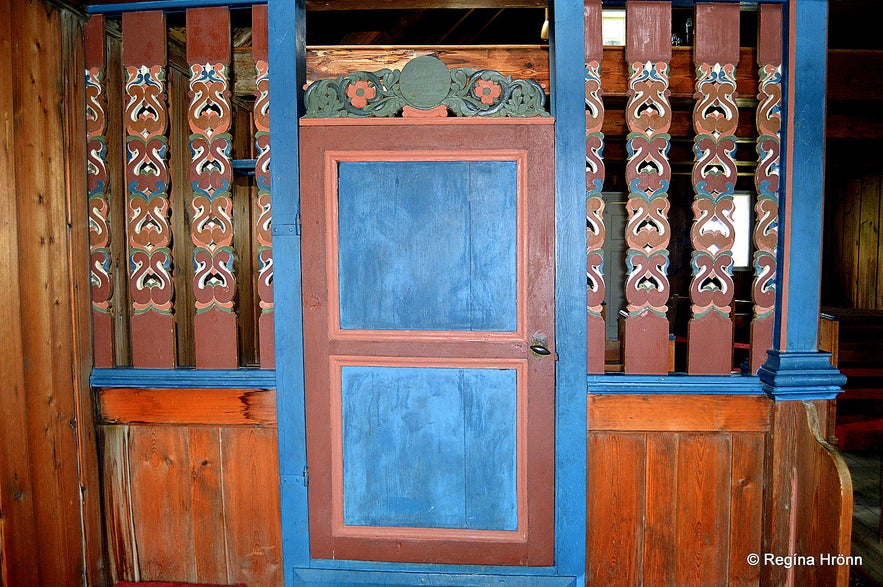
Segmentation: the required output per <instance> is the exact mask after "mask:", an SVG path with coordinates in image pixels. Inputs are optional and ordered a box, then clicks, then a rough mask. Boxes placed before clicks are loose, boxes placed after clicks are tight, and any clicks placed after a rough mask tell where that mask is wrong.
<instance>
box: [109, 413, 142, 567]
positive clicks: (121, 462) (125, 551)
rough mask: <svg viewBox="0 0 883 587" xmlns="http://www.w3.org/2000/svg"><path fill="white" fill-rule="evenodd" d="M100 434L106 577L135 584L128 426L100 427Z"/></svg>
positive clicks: (136, 556) (136, 551)
mask: <svg viewBox="0 0 883 587" xmlns="http://www.w3.org/2000/svg"><path fill="white" fill-rule="evenodd" d="M100 432H101V443H102V447H103V451H102V455H103V458H102V486H103V488H104V508H103V510H104V518H105V532H106V539H107V560H108V573H109V575H110V577H109V578H110V580H111V582H116V581H138V580H139V579H140V578H141V575H140V569H139V566H138V550H137V545H136V543H135V520H134V518H133V510H132V486H131V479H130V477H129V427H128V426H103V427H101V430H100Z"/></svg>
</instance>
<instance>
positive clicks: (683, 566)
mask: <svg viewBox="0 0 883 587" xmlns="http://www.w3.org/2000/svg"><path fill="white" fill-rule="evenodd" d="M730 442H731V437H730V435H724V434H683V435H678V455H677V469H678V474H677V477H678V481H679V483H678V485H677V490H676V491H677V493H676V495H677V497H676V498H675V499H676V500H677V504H678V506H677V517H676V518H675V526H676V529H675V540H674V544H675V545H676V547H675V549H674V552H673V553H672V554H673V555H674V556H675V558H676V566H677V569H676V572H675V581H674V584H676V585H697V586H698V585H713V584H715V583H718V582H720V581H721V578H722V577H726V576H727V564H728V563H729V560H728V559H729V557H728V546H729V532H728V529H729V524H730V520H731V517H730V478H731V470H730V464H731V460H732V457H731V445H730ZM756 521H758V519H755V522H756Z"/></svg>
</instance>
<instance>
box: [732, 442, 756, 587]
mask: <svg viewBox="0 0 883 587" xmlns="http://www.w3.org/2000/svg"><path fill="white" fill-rule="evenodd" d="M732 446H733V451H732V456H733V462H732V467H731V471H732V474H731V476H730V524H729V526H730V535H729V542H730V548H729V554H730V556H729V573H728V575H729V576H728V581H729V582H728V585H729V586H730V587H740V586H749V585H758V583H759V581H760V568H759V567H758V566H757V565H749V564H748V562H747V559H746V557H747V556H748V554H750V553H759V552H761V531H762V526H761V524H760V523H759V520H760V519H761V517H762V515H763V485H764V484H763V459H764V437H763V435H761V434H744V435H734V436H733V440H732ZM746 520H753V521H755V523H745V521H746Z"/></svg>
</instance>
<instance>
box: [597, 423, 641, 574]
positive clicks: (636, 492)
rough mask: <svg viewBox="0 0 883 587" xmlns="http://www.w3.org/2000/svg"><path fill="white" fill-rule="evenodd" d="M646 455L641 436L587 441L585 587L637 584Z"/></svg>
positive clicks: (609, 435)
mask: <svg viewBox="0 0 883 587" xmlns="http://www.w3.org/2000/svg"><path fill="white" fill-rule="evenodd" d="M645 451H646V440H645V437H644V435H643V434H619V433H593V434H590V435H589V439H588V462H589V463H590V466H589V471H588V478H587V486H588V519H587V524H586V541H587V548H586V559H587V561H586V562H587V564H586V584H587V585H606V586H610V587H614V586H617V585H623V586H625V585H637V584H639V583H640V580H641V576H642V574H643V571H644V569H643V568H642V567H643V564H642V563H643V558H642V556H641V551H642V548H643V542H644V535H643V533H644V528H643V526H644V524H643V511H644V503H645V494H644V491H645V486H646V485H645V483H646V481H647V479H646V477H645V459H646V452H645Z"/></svg>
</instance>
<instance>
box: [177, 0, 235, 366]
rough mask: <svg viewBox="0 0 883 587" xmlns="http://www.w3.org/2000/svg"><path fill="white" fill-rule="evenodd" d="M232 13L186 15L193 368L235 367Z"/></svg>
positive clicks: (203, 10)
mask: <svg viewBox="0 0 883 587" xmlns="http://www.w3.org/2000/svg"><path fill="white" fill-rule="evenodd" d="M230 50H231V49H230V12H229V10H228V9H227V8H226V7H213V8H191V9H188V10H187V61H188V63H189V65H190V93H189V95H190V106H189V108H188V111H187V120H188V123H189V126H190V153H191V160H190V175H189V180H190V182H189V183H190V186H191V187H192V190H193V195H192V200H191V203H190V206H191V210H190V211H191V213H192V215H191V217H190V235H191V238H192V240H193V264H194V266H195V267H196V272H195V275H194V276H193V292H194V297H195V302H196V313H195V315H194V318H193V334H194V348H195V351H196V355H195V358H196V367H197V368H200V369H235V368H236V367H238V366H239V340H238V325H237V321H236V313H235V312H234V309H233V305H234V302H235V301H236V277H235V275H234V271H233V264H234V258H233V226H234V218H233V198H232V184H233V168H232V160H231V149H232V136H231V134H230V130H231V127H232V123H233V115H232V107H231V104H230V77H229V69H230Z"/></svg>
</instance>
